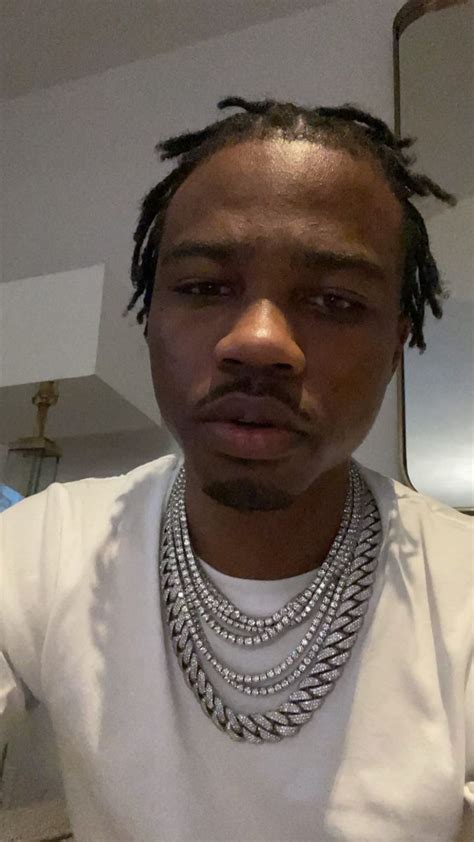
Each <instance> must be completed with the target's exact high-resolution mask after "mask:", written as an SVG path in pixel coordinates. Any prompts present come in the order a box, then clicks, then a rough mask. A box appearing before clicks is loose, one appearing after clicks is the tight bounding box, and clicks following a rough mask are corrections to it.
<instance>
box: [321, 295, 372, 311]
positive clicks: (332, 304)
mask: <svg viewBox="0 0 474 842" xmlns="http://www.w3.org/2000/svg"><path fill="white" fill-rule="evenodd" d="M310 302H311V303H312V304H313V303H314V304H315V306H316V307H318V308H320V309H322V310H325V311H326V312H333V313H339V314H342V315H349V314H352V313H355V312H357V311H358V310H361V309H362V304H361V303H360V302H359V301H352V300H351V299H349V298H343V297H342V296H340V295H334V294H332V293H322V294H321V295H313V296H311V298H310Z"/></svg>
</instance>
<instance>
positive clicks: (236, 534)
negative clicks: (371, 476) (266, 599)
mask: <svg viewBox="0 0 474 842" xmlns="http://www.w3.org/2000/svg"><path fill="white" fill-rule="evenodd" d="M349 467H350V460H348V461H346V462H344V463H343V464H342V465H338V466H337V468H335V469H332V470H331V471H329V472H327V473H325V474H324V475H322V476H321V477H319V478H318V479H317V480H316V481H315V482H314V483H313V484H312V485H311V486H310V488H308V489H307V491H306V492H304V493H303V494H301V495H300V496H299V497H298V498H297V499H296V500H295V502H294V503H293V504H292V505H291V506H290V507H289V508H288V509H283V510H279V511H273V512H242V511H237V510H235V509H232V508H229V507H227V506H223V505H221V504H220V503H218V502H216V501H215V500H212V499H211V498H210V497H209V496H208V495H206V494H204V493H203V491H202V489H201V486H200V482H199V480H198V478H197V477H196V476H195V475H194V474H193V472H192V471H189V472H188V471H187V473H186V513H187V518H188V526H189V532H190V537H191V542H192V547H193V551H194V553H195V554H196V555H198V556H199V557H200V558H202V559H203V560H204V561H205V562H206V563H207V564H210V565H211V567H214V568H215V569H216V570H219V571H220V572H221V573H225V574H227V575H228V576H235V577H238V578H241V579H285V578H288V577H290V576H298V575H299V574H301V573H306V572H307V571H309V570H314V569H316V568H317V567H319V566H320V565H321V564H322V563H323V561H324V560H325V558H326V556H327V554H328V552H329V550H330V548H331V545H332V543H333V541H334V539H335V537H336V535H337V532H338V530H339V527H340V525H341V520H342V516H343V511H344V503H345V501H346V495H347V491H348V488H349Z"/></svg>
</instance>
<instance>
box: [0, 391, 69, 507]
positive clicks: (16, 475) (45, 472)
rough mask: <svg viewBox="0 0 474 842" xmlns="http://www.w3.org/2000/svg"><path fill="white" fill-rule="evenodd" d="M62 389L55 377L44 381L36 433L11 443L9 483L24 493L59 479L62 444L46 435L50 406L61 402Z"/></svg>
mask: <svg viewBox="0 0 474 842" xmlns="http://www.w3.org/2000/svg"><path fill="white" fill-rule="evenodd" d="M58 398H59V389H58V385H57V383H56V381H55V380H45V381H43V382H42V383H40V385H39V388H38V391H37V392H36V394H35V395H34V396H33V398H32V399H31V400H32V403H33V404H36V406H37V407H38V412H37V417H36V424H37V432H36V435H34V436H29V437H27V438H22V439H17V440H16V441H14V442H12V443H11V444H10V445H9V447H8V455H7V463H6V484H7V485H9V486H10V487H11V488H14V489H15V490H16V491H18V492H19V493H20V494H23V496H24V497H29V496H30V495H31V494H36V493H37V492H38V491H43V490H44V489H45V488H47V486H48V485H50V483H52V482H54V480H55V479H56V474H57V470H58V464H59V460H60V458H61V456H62V451H61V448H60V447H58V445H57V444H56V443H55V442H54V441H52V440H51V439H48V438H46V436H45V426H46V418H47V415H48V410H49V408H50V406H54V405H55V404H56V403H57V402H58Z"/></svg>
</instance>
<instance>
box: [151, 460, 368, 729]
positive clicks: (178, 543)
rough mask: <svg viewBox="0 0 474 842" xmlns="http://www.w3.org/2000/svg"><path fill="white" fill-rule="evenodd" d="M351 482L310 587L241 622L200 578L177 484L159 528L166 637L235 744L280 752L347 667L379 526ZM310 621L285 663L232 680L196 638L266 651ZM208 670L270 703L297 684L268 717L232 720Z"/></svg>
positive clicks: (180, 481)
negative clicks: (265, 745)
mask: <svg viewBox="0 0 474 842" xmlns="http://www.w3.org/2000/svg"><path fill="white" fill-rule="evenodd" d="M349 479H350V482H349V490H348V493H347V497H346V501H345V506H344V513H343V518H342V522H341V526H340V528H339V531H338V533H337V535H336V538H335V540H334V542H333V544H332V546H331V549H330V551H329V553H328V556H327V557H326V559H325V561H324V562H323V564H322V565H321V566H320V567H319V568H318V569H317V571H316V574H315V577H314V579H313V581H312V582H311V584H310V585H309V586H307V587H306V588H305V589H304V590H303V591H302V592H301V593H299V594H298V595H297V596H295V597H293V598H292V599H291V600H289V601H288V602H287V603H286V605H284V606H283V607H282V608H280V609H279V610H278V611H276V612H274V613H273V614H272V615H270V616H268V617H249V616H247V615H246V614H245V613H243V612H242V611H240V610H239V609H238V608H237V607H236V606H235V605H233V604H232V603H231V602H230V601H229V600H228V599H227V598H226V597H225V596H224V595H223V594H222V593H221V592H220V591H219V589H218V588H217V587H215V585H214V584H213V583H212V582H211V581H210V579H209V577H208V576H207V575H206V574H205V572H204V570H203V569H202V567H201V565H200V563H199V562H198V560H197V559H196V558H195V556H194V553H193V551H192V547H191V541H190V537H189V531H188V526H187V518H186V509H185V484H186V474H185V469H184V467H182V468H181V469H180V471H179V473H178V475H177V477H176V479H175V482H174V484H173V488H172V490H171V495H170V499H169V502H168V506H167V510H166V515H165V520H164V529H163V536H162V542H161V560H160V585H161V593H162V599H163V605H164V609H165V614H166V619H167V624H168V629H169V632H170V636H171V641H172V644H173V648H174V650H175V652H176V654H177V656H178V662H179V664H180V667H181V669H182V671H183V673H184V677H185V680H186V683H187V684H188V685H189V687H190V688H191V689H192V690H193V692H194V694H195V695H196V697H197V699H198V701H199V703H200V704H201V707H202V709H203V711H204V713H205V714H206V715H207V716H209V717H210V718H211V719H212V721H213V722H214V724H215V725H216V726H217V727H218V728H219V729H220V730H221V731H223V732H224V733H227V734H228V736H230V737H231V738H232V739H234V740H238V741H243V740H245V741H248V742H251V743H262V742H268V741H272V742H279V741H280V740H281V739H282V738H283V737H285V736H292V735H294V734H296V733H298V731H299V730H300V728H301V726H302V725H304V724H305V723H306V722H308V721H309V720H310V719H311V717H312V716H313V713H314V711H315V710H317V708H319V707H320V706H321V705H322V703H323V701H324V699H325V697H326V696H327V695H328V693H329V692H330V691H331V690H332V689H333V686H334V683H335V681H336V680H337V678H338V677H339V676H340V674H341V672H342V669H343V666H344V664H345V663H346V661H347V660H348V659H349V657H350V650H351V649H352V646H353V645H354V643H355V640H356V638H357V633H358V631H359V629H360V627H361V626H362V623H363V619H364V615H365V613H366V610H367V606H368V599H369V597H370V593H371V590H372V585H373V582H374V577H375V570H376V566H377V550H378V546H379V540H380V533H381V523H380V515H379V512H378V509H377V505H376V503H375V500H374V498H373V495H372V493H371V491H370V489H369V488H368V486H367V485H366V483H365V481H364V479H363V477H362V476H361V474H360V472H359V470H358V468H357V466H356V465H355V463H354V462H352V463H351V469H350V477H349ZM313 611H314V618H313V619H312V622H311V625H310V628H309V629H308V631H307V632H306V634H305V635H304V636H303V638H302V640H301V641H300V643H299V644H298V645H297V646H296V647H295V648H294V649H293V650H292V651H291V652H290V654H289V655H288V657H287V658H286V659H285V660H284V661H280V662H278V663H277V664H275V665H274V666H272V667H270V668H269V669H267V670H265V671H264V672H259V673H255V674H246V673H239V672H236V671H235V670H233V669H231V667H230V666H228V665H227V664H225V663H222V662H221V661H219V660H218V658H217V657H216V656H215V654H214V653H213V652H212V649H211V646H210V644H209V641H208V639H207V638H206V635H205V632H204V624H207V625H208V626H209V628H211V629H212V630H213V631H214V633H215V634H217V635H218V636H220V637H222V638H223V639H226V640H227V641H228V642H230V643H231V644H233V645H235V646H238V647H246V648H247V647H249V648H250V647H252V646H265V645H268V644H271V642H272V641H273V640H274V639H276V638H277V637H280V636H282V635H283V634H285V632H287V631H288V630H289V629H290V628H294V627H295V626H297V625H299V624H300V623H301V622H303V620H305V619H306V618H308V617H309V616H310V615H311V612H313ZM206 660H207V661H208V662H209V663H210V665H211V666H212V667H214V669H215V670H216V672H218V673H219V675H220V676H221V677H222V678H223V679H224V681H225V682H226V683H227V684H229V685H230V686H232V687H233V688H234V689H235V690H237V691H239V692H241V693H245V694H247V695H252V696H266V695H272V694H273V693H278V692H280V691H282V690H284V689H286V688H287V687H290V685H292V684H294V682H295V681H296V680H298V679H300V678H301V681H300V682H299V684H298V686H297V689H296V690H293V692H291V693H290V695H289V696H288V699H287V701H286V702H285V703H284V704H281V705H280V706H279V707H277V708H276V709H275V710H271V711H269V712H266V713H265V714H262V713H250V714H245V713H236V712H235V711H233V710H232V709H231V708H230V707H229V706H227V705H225V703H224V702H223V701H222V700H221V698H220V697H219V696H218V694H217V692H216V690H215V688H214V686H213V685H212V683H211V681H210V679H209V677H208V675H207V673H206V672H205V670H204V662H205V661H206ZM298 661H299V663H297V662H298ZM295 664H296V666H295ZM289 669H291V671H290V672H289V673H288V674H287V675H284V673H285V672H287V671H288V670H289ZM304 673H306V675H304ZM268 682H270V683H268Z"/></svg>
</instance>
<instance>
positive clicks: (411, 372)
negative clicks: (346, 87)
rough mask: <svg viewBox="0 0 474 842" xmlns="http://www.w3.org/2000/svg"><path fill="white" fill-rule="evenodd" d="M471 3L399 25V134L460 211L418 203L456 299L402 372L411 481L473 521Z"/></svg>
mask: <svg viewBox="0 0 474 842" xmlns="http://www.w3.org/2000/svg"><path fill="white" fill-rule="evenodd" d="M473 35H474V2H473V0H409V2H408V3H406V4H405V5H404V6H403V7H402V9H401V10H400V11H399V13H398V15H397V17H396V18H395V22H394V71H395V73H394V80H395V116H396V131H397V133H398V134H399V135H401V136H402V137H406V136H407V135H408V136H409V137H413V138H416V144H415V145H414V147H413V154H415V155H416V162H415V165H414V169H415V170H416V171H418V172H421V173H424V174H425V175H428V176H430V178H432V179H433V180H434V181H435V182H437V183H438V184H439V185H440V186H441V187H442V188H443V189H445V190H447V191H448V192H449V193H453V194H454V195H455V196H456V198H457V200H458V202H457V205H456V207H454V208H453V207H450V206H449V205H445V204H443V203H442V202H440V201H438V200H437V199H434V198H432V197H429V198H426V199H419V198H418V197H417V198H415V199H413V200H412V201H413V204H415V205H416V206H417V208H418V210H419V211H420V213H421V214H422V215H423V217H424V219H425V222H426V226H427V229H428V235H429V238H430V243H431V250H432V253H433V255H434V257H435V260H436V262H437V264H438V267H439V269H440V273H441V278H442V281H443V283H444V286H445V287H446V289H447V292H448V294H449V298H447V300H445V301H444V302H443V317H442V319H441V320H437V319H435V318H434V317H433V315H432V313H431V310H430V309H429V307H428V308H427V312H426V320H425V325H424V334H425V341H426V345H427V348H426V351H425V353H423V354H420V352H419V350H418V349H417V348H408V347H407V346H406V347H405V352H404V355H403V362H402V365H401V371H400V380H399V382H400V401H399V406H400V412H401V417H400V423H399V429H400V449H401V453H402V462H403V466H402V467H403V472H404V474H405V477H404V481H405V482H406V484H407V485H410V486H412V487H413V488H415V489H416V490H417V491H420V492H421V493H423V494H427V495H429V496H431V497H434V498H436V499H438V500H441V501H443V502H445V503H447V504H448V505H449V506H452V507H453V508H456V509H459V510H460V511H463V512H466V513H469V514H474V368H473V347H474V332H473V317H474V249H473V240H474V238H473V233H474V151H473V150H474V144H473V140H474V54H473V44H474V39H473Z"/></svg>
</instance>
